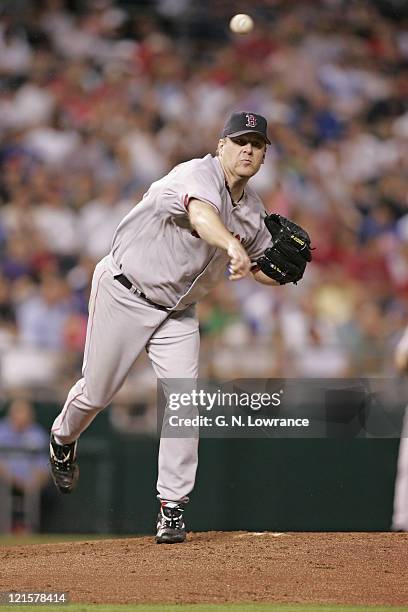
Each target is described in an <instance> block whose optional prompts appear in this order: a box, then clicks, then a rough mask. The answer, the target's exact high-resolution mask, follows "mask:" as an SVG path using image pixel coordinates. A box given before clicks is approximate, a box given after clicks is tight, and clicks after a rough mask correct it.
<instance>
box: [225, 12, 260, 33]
mask: <svg viewBox="0 0 408 612" xmlns="http://www.w3.org/2000/svg"><path fill="white" fill-rule="evenodd" d="M229 27H230V29H231V30H232V32H234V34H248V32H250V31H251V30H252V28H253V27H254V21H253V19H252V17H250V16H249V15H246V14H245V13H239V14H238V15H234V17H233V18H232V19H231V21H230V24H229Z"/></svg>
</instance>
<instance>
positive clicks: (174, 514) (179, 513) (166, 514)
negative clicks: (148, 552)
mask: <svg viewBox="0 0 408 612" xmlns="http://www.w3.org/2000/svg"><path fill="white" fill-rule="evenodd" d="M183 512H184V506H182V505H181V504H178V505H177V506H175V507H173V508H171V507H170V506H166V505H163V504H162V505H161V507H160V512H159V515H158V517H157V534H156V543H157V544H178V543H179V542H184V540H185V539H186V526H185V524H184V520H183Z"/></svg>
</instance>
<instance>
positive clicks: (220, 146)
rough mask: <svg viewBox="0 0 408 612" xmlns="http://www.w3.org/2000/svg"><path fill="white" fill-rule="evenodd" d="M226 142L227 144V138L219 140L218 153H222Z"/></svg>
mask: <svg viewBox="0 0 408 612" xmlns="http://www.w3.org/2000/svg"><path fill="white" fill-rule="evenodd" d="M224 144H225V138H220V139H219V141H218V145H217V155H220V154H221V153H222V150H223V148H224Z"/></svg>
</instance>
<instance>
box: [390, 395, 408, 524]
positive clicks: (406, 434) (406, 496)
mask: <svg viewBox="0 0 408 612" xmlns="http://www.w3.org/2000/svg"><path fill="white" fill-rule="evenodd" d="M392 527H393V529H395V530H402V531H408V407H407V408H405V415H404V420H403V425H402V432H401V440H400V446H399V452H398V466H397V475H396V479H395V492H394V513H393V517H392Z"/></svg>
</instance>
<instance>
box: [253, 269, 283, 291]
mask: <svg viewBox="0 0 408 612" xmlns="http://www.w3.org/2000/svg"><path fill="white" fill-rule="evenodd" d="M252 275H253V277H254V279H255V280H256V282H257V283H261V284H262V285H270V286H271V287H279V283H278V282H277V281H276V280H275V279H274V278H269V276H266V274H264V273H263V272H262V270H257V269H255V270H252Z"/></svg>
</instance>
